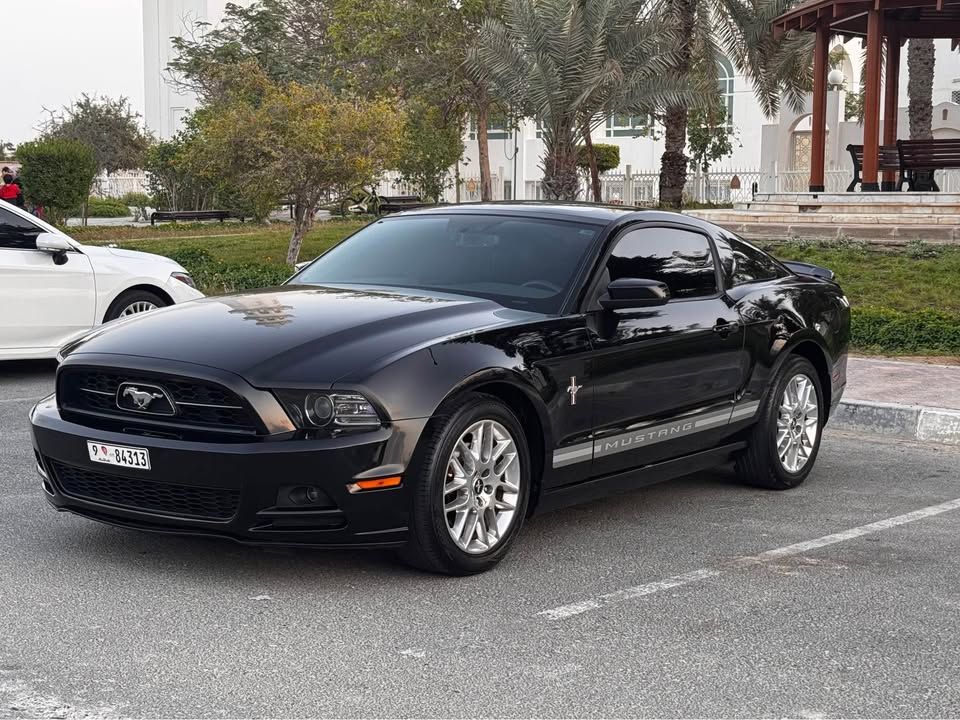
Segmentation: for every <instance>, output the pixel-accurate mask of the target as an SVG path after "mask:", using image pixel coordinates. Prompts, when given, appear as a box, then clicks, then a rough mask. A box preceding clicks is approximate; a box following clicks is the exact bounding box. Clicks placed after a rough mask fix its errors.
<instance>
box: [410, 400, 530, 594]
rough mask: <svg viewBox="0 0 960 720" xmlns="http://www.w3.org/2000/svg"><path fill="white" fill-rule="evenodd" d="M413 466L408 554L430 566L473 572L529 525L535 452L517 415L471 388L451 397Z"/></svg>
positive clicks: (497, 556)
mask: <svg viewBox="0 0 960 720" xmlns="http://www.w3.org/2000/svg"><path fill="white" fill-rule="evenodd" d="M446 408H447V410H446V411H441V413H440V414H438V416H437V417H435V418H434V420H432V421H431V423H430V426H428V429H427V431H426V433H427V434H426V436H425V438H424V441H423V446H422V447H421V448H420V449H419V450H418V458H417V459H416V460H415V461H414V463H413V465H411V473H410V474H409V477H410V479H411V481H412V482H414V483H415V487H413V489H412V494H413V497H412V510H411V522H410V541H409V543H408V545H407V547H406V548H405V549H404V553H403V554H404V558H405V559H406V560H407V561H408V562H410V563H411V564H413V565H416V566H417V567H420V568H422V569H425V570H430V571H432V572H439V573H447V574H450V575H469V574H472V573H478V572H482V571H484V570H487V569H489V568H491V567H493V566H494V565H496V564H497V563H498V562H499V561H500V560H501V559H502V558H503V557H504V556H505V555H506V554H507V552H508V550H509V549H510V545H511V544H512V543H513V541H514V539H515V538H516V536H517V533H518V532H519V531H520V527H521V525H522V524H523V519H524V516H525V514H526V510H527V502H528V500H529V494H530V457H529V450H528V448H527V441H526V437H525V436H524V434H523V429H522V428H521V427H520V423H519V421H518V420H517V418H516V416H515V415H514V414H513V412H512V411H511V410H510V408H509V407H508V406H507V405H505V404H504V403H502V402H500V401H499V400H497V399H495V398H492V397H489V396H485V395H480V394H470V395H467V396H466V397H461V398H459V399H458V400H457V401H456V402H455V403H448V404H447V406H446Z"/></svg>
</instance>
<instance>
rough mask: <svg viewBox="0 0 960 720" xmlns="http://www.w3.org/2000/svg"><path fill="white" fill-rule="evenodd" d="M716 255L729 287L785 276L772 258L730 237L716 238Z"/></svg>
mask: <svg viewBox="0 0 960 720" xmlns="http://www.w3.org/2000/svg"><path fill="white" fill-rule="evenodd" d="M717 254H718V255H719V256H720V269H721V270H722V271H723V277H724V280H726V281H727V285H728V286H729V287H736V286H737V285H746V284H747V283H754V282H762V281H764V280H774V279H776V278H779V277H783V276H784V275H785V273H784V270H783V268H782V267H781V266H780V264H779V263H778V262H777V261H776V260H774V259H773V258H772V257H770V256H769V255H767V254H766V253H765V252H763V251H762V250H758V249H757V248H755V247H754V246H753V245H751V244H750V243H747V242H744V241H743V240H741V239H740V238H737V237H733V236H731V235H720V236H719V237H718V238H717Z"/></svg>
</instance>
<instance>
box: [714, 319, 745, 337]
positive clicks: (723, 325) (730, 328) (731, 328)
mask: <svg viewBox="0 0 960 720" xmlns="http://www.w3.org/2000/svg"><path fill="white" fill-rule="evenodd" d="M739 329H740V323H736V322H728V321H727V320H723V319H722V318H721V319H718V320H717V324H716V325H714V326H713V331H714V332H715V333H717V334H719V335H720V337H727V335H731V334H733V333H735V332H737V330H739Z"/></svg>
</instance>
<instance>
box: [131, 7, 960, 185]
mask: <svg viewBox="0 0 960 720" xmlns="http://www.w3.org/2000/svg"><path fill="white" fill-rule="evenodd" d="M142 1H143V37H144V43H143V46H144V85H145V91H146V92H145V97H146V103H145V109H146V112H145V119H146V124H147V127H148V128H149V129H150V130H151V131H152V132H153V133H154V134H156V135H157V136H158V137H161V138H169V137H171V136H172V135H173V134H175V133H176V132H177V130H179V129H180V126H181V123H182V120H183V117H184V116H185V115H186V114H187V113H188V112H189V111H190V110H192V109H193V108H194V107H195V106H196V98H194V97H193V96H192V95H189V94H187V95H184V94H180V93H178V92H176V90H175V89H174V88H173V87H172V86H171V85H170V83H169V82H168V76H167V73H166V67H167V64H168V63H169V62H170V60H171V59H172V56H173V54H172V47H171V43H170V38H171V37H175V36H181V35H185V34H186V35H189V34H190V33H195V32H198V31H199V32H202V28H201V29H198V27H197V23H210V24H211V25H215V24H216V23H217V22H219V21H220V19H221V18H222V17H223V11H224V7H225V5H226V3H227V0H142ZM250 2H252V0H240V4H249V3H250ZM936 43H937V64H936V75H935V80H934V97H933V101H934V104H935V105H937V110H936V116H935V117H934V127H935V130H934V134H935V135H936V136H938V137H946V136H952V135H956V136H960V105H958V103H960V54H958V53H955V52H951V51H950V41H949V40H937V41H936ZM845 47H846V49H847V53H848V55H849V56H850V59H849V60H848V61H846V62H845V63H844V66H843V68H842V69H843V72H844V75H845V77H846V86H847V87H849V88H854V89H855V88H858V87H859V82H860V77H859V75H860V67H861V53H862V50H861V47H860V41H859V40H854V41H851V42H849V43H847V44H846V45H845ZM900 77H901V82H900V106H901V123H900V128H899V130H900V132H899V135H900V137H905V136H906V133H907V123H906V115H905V113H906V110H905V108H906V105H907V90H906V88H907V53H906V51H904V52H903V53H901V70H900ZM717 82H718V84H719V87H720V89H721V92H722V93H723V95H724V98H725V100H726V104H727V114H728V117H729V119H730V122H731V124H732V127H733V132H734V137H733V146H734V150H733V153H732V154H731V155H730V157H728V158H724V159H722V160H720V161H718V162H717V163H715V164H714V165H713V168H712V175H714V176H715V177H716V178H724V179H723V180H722V181H720V180H717V182H723V183H727V184H729V178H730V177H731V176H732V175H733V174H738V177H739V178H740V180H741V182H742V186H743V188H744V189H745V190H744V191H747V190H748V189H749V187H750V184H751V183H752V182H758V184H759V185H760V186H761V187H764V189H770V190H774V189H787V190H801V189H805V186H806V184H807V178H806V176H805V173H806V169H807V167H808V163H809V138H810V134H809V109H807V110H805V111H803V112H800V113H796V112H793V111H792V110H790V109H789V108H786V107H784V108H783V109H782V111H781V113H780V115H779V116H778V117H775V118H767V117H765V116H764V114H763V112H762V111H761V110H760V106H759V104H758V103H757V101H756V98H755V97H754V95H753V89H752V87H751V85H750V83H749V81H747V79H746V78H744V77H743V76H742V75H740V74H738V73H737V72H735V70H734V68H733V67H732V66H731V64H730V63H729V62H727V61H723V62H721V63H720V66H719V67H718V74H717ZM843 106H844V93H843V91H833V92H831V93H829V100H828V108H829V112H828V115H829V118H830V120H828V125H829V126H830V127H829V128H828V131H829V133H830V134H829V135H828V142H827V148H828V149H827V168H828V172H829V171H833V173H834V175H835V178H834V182H835V183H837V182H840V179H841V176H842V175H843V172H845V171H846V170H847V169H848V168H849V159H848V158H849V156H848V155H847V154H846V152H845V147H846V145H847V144H848V143H859V142H860V137H861V133H862V130H861V128H860V126H859V125H858V124H857V123H856V122H852V123H850V122H844V118H843ZM641 123H642V120H640V119H639V118H628V117H611V118H608V119H607V122H606V123H605V124H604V125H603V126H601V127H600V128H598V129H597V130H596V131H595V132H594V135H593V140H594V142H598V143H601V142H602V143H611V144H615V145H619V146H620V167H619V168H618V169H617V170H616V171H613V172H612V173H611V174H613V175H617V174H619V175H625V174H627V173H628V171H629V174H630V175H631V177H636V178H638V182H637V183H632V184H631V187H632V191H631V197H629V198H626V197H624V198H623V199H624V200H632V201H640V200H652V199H655V197H656V186H657V182H656V174H657V173H658V172H659V168H660V155H661V154H662V152H663V139H662V135H663V133H662V128H658V127H656V126H654V127H653V128H645V127H643V126H642V124H641ZM488 131H489V137H490V166H491V171H492V173H493V175H494V196H495V197H496V198H498V199H510V198H512V197H516V198H517V199H534V198H536V197H538V192H539V180H540V178H541V176H542V171H541V169H540V163H541V159H542V157H543V143H542V141H541V140H540V138H539V137H538V132H537V127H536V123H534V122H533V121H526V122H523V123H521V126H520V128H519V130H518V131H516V132H514V131H512V130H507V129H505V128H504V127H502V125H501V126H499V127H498V126H497V123H496V121H494V122H493V123H491V127H490V128H489V130H488ZM465 140H466V152H465V162H464V163H463V165H462V166H461V168H460V173H461V177H462V179H463V184H462V186H461V199H463V200H472V199H477V198H478V197H479V182H478V180H479V169H478V166H477V157H478V155H477V142H476V133H475V132H470V133H468V136H467V138H465ZM515 148H516V149H515ZM785 181H786V182H787V184H786V185H784V182H785ZM772 182H777V183H780V186H778V187H775V188H774V187H770V183H772ZM792 185H796V187H792ZM384 188H389V184H386V183H385V184H384ZM617 188H618V186H617V185H616V184H615V183H611V184H608V185H607V188H606V191H607V193H608V195H609V196H610V197H608V198H607V199H612V196H613V195H614V194H620V193H619V192H617ZM383 191H384V192H388V191H389V190H388V189H384V190H383ZM453 198H454V193H453V192H452V191H451V192H450V193H448V199H450V200H452V199H453Z"/></svg>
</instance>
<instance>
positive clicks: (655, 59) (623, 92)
mask: <svg viewBox="0 0 960 720" xmlns="http://www.w3.org/2000/svg"><path fill="white" fill-rule="evenodd" d="M650 9H651V8H650V2H649V0H507V2H506V3H505V7H504V14H503V20H502V21H501V20H498V19H495V18H488V19H486V20H485V21H484V23H483V26H482V28H481V31H480V41H479V44H478V47H477V48H476V51H475V52H474V54H473V63H474V65H475V67H476V68H477V71H478V73H479V74H480V75H482V76H483V77H485V78H487V79H488V80H489V82H490V85H491V87H492V88H493V90H494V91H495V92H496V93H497V95H498V96H499V97H500V99H501V100H502V101H503V102H505V103H510V104H512V105H514V106H518V105H519V106H520V107H522V108H524V112H525V113H526V114H527V115H529V116H533V117H536V118H537V119H538V120H539V122H540V127H541V135H542V138H543V143H544V146H545V154H544V158H543V189H544V192H545V194H546V196H547V197H548V198H551V199H557V200H575V199H576V198H577V195H578V193H579V188H580V180H579V177H578V175H577V145H578V144H579V143H580V142H581V141H584V142H589V132H590V128H592V127H593V126H594V125H595V124H596V123H597V122H598V119H599V118H603V117H604V116H605V115H606V114H608V113H610V112H629V111H633V112H635V113H636V114H639V113H638V112H637V111H645V112H652V111H654V110H656V109H659V108H662V107H665V106H666V105H667V104H673V105H676V104H678V103H691V102H695V98H696V91H695V89H694V88H692V87H689V86H688V84H686V83H685V79H684V78H679V77H677V76H675V75H671V73H670V72H669V71H670V68H671V67H674V66H675V64H676V62H677V59H676V58H675V55H676V53H677V48H678V47H680V46H682V43H681V42H680V41H679V39H678V38H677V36H676V35H675V34H674V33H673V32H672V31H671V29H670V28H668V27H665V26H664V25H663V23H661V22H659V21H658V20H657V19H656V18H654V17H652V16H651V13H650Z"/></svg>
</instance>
